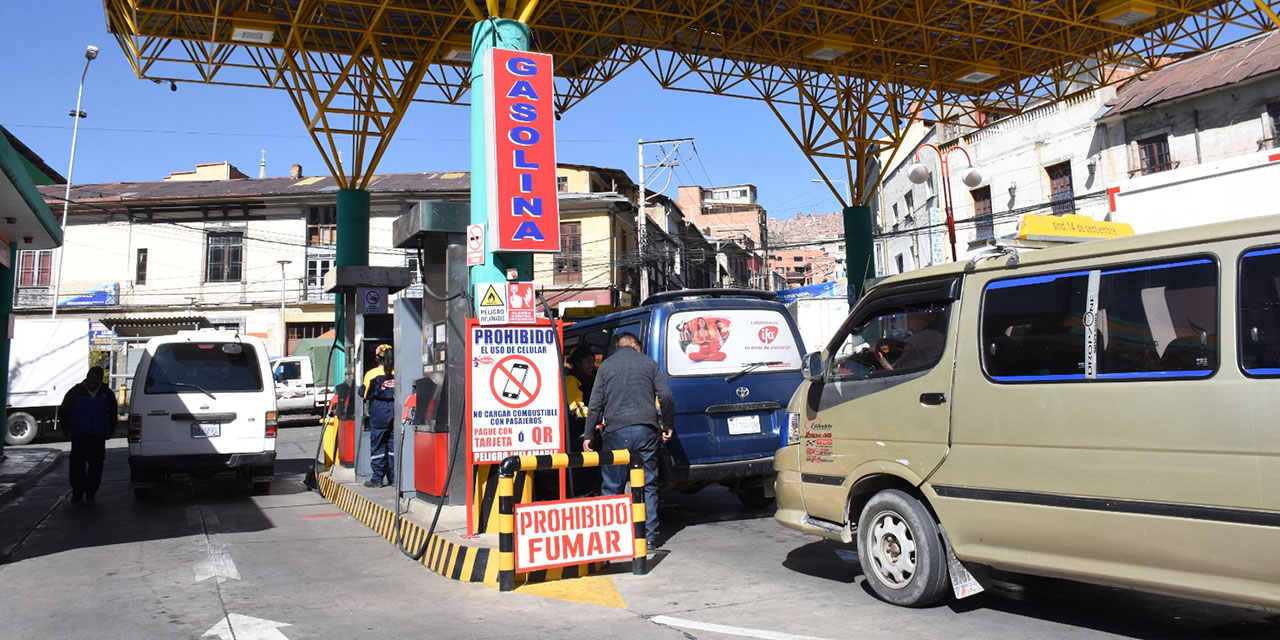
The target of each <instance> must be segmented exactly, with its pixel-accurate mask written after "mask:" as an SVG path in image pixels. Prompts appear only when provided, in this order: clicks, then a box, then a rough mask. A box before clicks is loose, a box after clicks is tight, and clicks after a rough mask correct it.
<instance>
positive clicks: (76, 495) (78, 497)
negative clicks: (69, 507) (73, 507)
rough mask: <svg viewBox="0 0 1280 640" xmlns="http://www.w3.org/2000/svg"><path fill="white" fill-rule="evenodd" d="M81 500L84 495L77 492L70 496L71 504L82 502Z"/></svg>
mask: <svg viewBox="0 0 1280 640" xmlns="http://www.w3.org/2000/svg"><path fill="white" fill-rule="evenodd" d="M83 498H84V494H82V493H80V492H79V491H76V492H73V493H72V494H71V501H72V502H80V500H82V499H83Z"/></svg>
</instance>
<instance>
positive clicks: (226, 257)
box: [204, 231, 244, 282]
mask: <svg viewBox="0 0 1280 640" xmlns="http://www.w3.org/2000/svg"><path fill="white" fill-rule="evenodd" d="M205 256H206V259H205V271H204V281H205V282H240V279H241V274H242V273H243V266H244V234H243V233H241V232H239V231H233V232H230V233H227V232H219V233H210V234H209V235H208V237H207V238H206V240H205Z"/></svg>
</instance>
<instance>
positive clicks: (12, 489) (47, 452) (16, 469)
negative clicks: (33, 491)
mask: <svg viewBox="0 0 1280 640" xmlns="http://www.w3.org/2000/svg"><path fill="white" fill-rule="evenodd" d="M61 456H62V452H61V451H59V450H57V449H44V448H39V447H5V448H4V457H3V458H0V504H4V503H6V502H8V501H10V500H12V499H13V498H14V497H16V496H17V495H18V494H19V493H21V492H22V490H23V489H26V488H27V486H29V485H30V484H31V483H33V482H35V481H36V480H38V479H40V476H43V475H44V474H46V473H48V472H49V470H50V469H52V468H53V465H54V464H55V463H57V462H58V458H59V457H61Z"/></svg>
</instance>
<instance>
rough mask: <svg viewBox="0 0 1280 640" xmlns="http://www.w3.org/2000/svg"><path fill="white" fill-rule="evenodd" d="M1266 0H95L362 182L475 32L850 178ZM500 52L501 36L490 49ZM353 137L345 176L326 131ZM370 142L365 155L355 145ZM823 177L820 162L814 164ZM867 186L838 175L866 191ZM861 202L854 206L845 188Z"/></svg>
mask: <svg viewBox="0 0 1280 640" xmlns="http://www.w3.org/2000/svg"><path fill="white" fill-rule="evenodd" d="M1269 2H1275V0H1227V1H1226V2H1220V1H1217V0H1158V1H1156V0H884V1H882V0H874V1H873V0H850V1H825V2H824V1H818V0H793V1H790V2H788V1H785V0H784V1H781V2H765V3H762V2H757V1H755V0H727V1H721V2H714V1H711V0H690V1H677V0H639V1H635V2H610V1H603V0H541V1H540V2H539V1H538V0H505V1H503V0H489V1H488V2H487V3H484V4H483V5H482V4H480V2H478V1H477V0H443V1H433V2H421V1H412V0H387V1H383V2H375V1H372V0H315V1H309V0H104V5H105V8H106V15H107V21H108V27H109V29H110V31H111V32H112V33H113V34H115V36H116V37H117V39H118V40H119V43H120V45H121V47H122V48H123V49H124V51H125V53H126V54H127V55H128V57H129V60H130V62H131V63H132V64H133V66H134V70H135V72H136V73H137V74H138V76H139V77H141V78H148V79H155V80H161V81H169V80H173V81H178V82H184V81H186V82H203V83H211V84H224V85H236V86H252V87H269V88H280V89H286V90H288V91H289V92H290V95H291V96H292V97H293V100H294V103H295V105H296V106H297V108H298V110H299V112H300V113H301V114H302V116H303V119H304V122H306V124H307V126H308V128H309V131H310V132H311V134H312V135H313V137H315V139H316V142H317V143H318V144H319V145H320V146H321V148H322V151H324V148H325V147H326V146H328V147H330V151H332V153H327V154H326V155H327V160H328V161H329V162H330V167H331V169H333V170H334V171H333V173H334V175H335V177H339V178H343V179H346V178H347V177H350V178H351V179H352V182H353V185H352V186H358V185H356V184H354V183H356V182H359V178H360V177H362V176H366V175H370V174H371V173H372V168H373V167H374V166H375V165H376V164H377V159H378V157H379V156H380V155H381V150H382V149H383V148H385V143H386V140H387V139H389V138H390V136H391V135H392V133H393V132H394V130H395V127H396V126H397V125H398V124H399V121H400V118H401V116H403V114H404V111H405V109H406V108H407V107H408V105H409V103H411V102H413V101H421V102H435V103H446V104H463V103H464V102H465V100H466V94H467V86H468V77H467V76H468V72H469V68H470V49H471V29H472V26H473V25H474V23H475V22H477V21H480V20H485V19H488V18H490V17H494V18H514V19H519V20H521V21H524V22H526V23H527V24H529V26H530V27H531V29H532V32H533V34H534V40H533V43H532V44H533V47H532V48H533V49H534V50H537V51H541V52H544V53H550V54H552V55H553V56H555V61H556V69H555V74H556V77H557V97H556V104H557V107H558V109H559V110H560V111H561V112H565V111H567V110H569V109H570V108H571V107H573V106H574V105H576V104H577V103H578V102H580V101H581V100H583V99H584V98H586V97H587V96H588V95H590V94H591V93H592V92H593V91H595V90H596V89H598V88H599V87H600V86H602V85H603V84H604V83H606V82H608V81H609V80H611V79H612V78H614V77H616V76H617V75H618V74H619V73H621V72H622V71H624V70H626V69H627V68H629V67H631V66H633V65H637V64H638V65H641V66H642V67H643V68H644V69H646V70H647V71H648V72H649V73H650V74H651V75H652V77H653V78H654V79H655V80H656V81H657V82H658V84H659V85H660V86H662V87H663V88H667V89H677V90H685V91H696V92H705V93H711V94H716V95H726V96H736V97H742V98H749V99H756V100H763V101H765V102H766V103H768V104H769V106H770V107H771V109H772V110H773V111H774V113H775V114H776V115H777V116H778V118H779V119H780V120H781V121H782V122H783V124H784V126H786V128H787V130H788V132H789V133H790V134H791V135H792V137H793V138H794V139H795V140H796V142H797V143H798V144H799V145H800V147H801V148H802V150H804V152H805V153H806V154H807V155H808V156H809V157H810V159H811V160H813V159H815V158H833V159H838V160H841V161H843V162H844V163H845V164H846V165H847V166H846V168H847V169H848V170H849V173H850V176H849V177H851V178H852V176H854V175H857V173H856V171H855V166H858V165H861V164H863V161H864V160H865V159H866V158H867V157H868V156H869V154H870V153H871V152H872V149H871V147H872V145H877V144H878V145H880V146H881V147H882V148H883V147H894V146H896V145H897V143H898V142H899V141H900V140H901V136H902V135H903V130H904V129H905V126H906V123H908V122H909V121H910V120H911V119H912V118H913V117H918V118H925V119H930V120H934V121H941V122H964V121H965V118H966V117H967V116H970V115H973V114H978V113H983V114H994V115H1008V114H1015V113H1018V112H1021V111H1022V110H1025V109H1027V108H1030V107H1034V106H1038V105H1041V104H1044V103H1046V102H1051V101H1054V100H1058V99H1061V98H1063V97H1064V96H1066V95H1069V94H1072V93H1075V92H1078V91H1080V90H1083V89H1088V88H1090V87H1094V86H1099V85H1104V84H1107V83H1110V82H1114V81H1116V80H1117V79H1118V78H1119V77H1120V76H1118V74H1120V73H1126V75H1127V74H1130V73H1132V72H1134V71H1142V70H1144V69H1149V68H1154V67H1156V66H1159V65H1162V64H1167V63H1169V62H1172V61H1175V60H1176V59H1178V58H1179V57H1181V56H1184V55H1189V54H1196V53H1202V52H1205V51H1209V50H1212V49H1215V48H1217V47H1221V46H1224V45H1226V44H1229V43H1231V42H1235V41H1238V40H1240V39H1242V38H1245V37H1249V36H1251V35H1254V34H1256V33H1258V32H1261V31H1266V30H1269V29H1273V28H1276V26H1277V24H1278V22H1277V19H1276V17H1275V10H1274V8H1273V7H1272V6H1269V4H1268V3H1269ZM498 45H499V46H501V43H498ZM342 136H350V137H354V138H355V139H356V140H359V141H360V143H359V145H358V146H359V148H358V149H356V151H355V153H354V154H351V155H354V156H356V157H355V158H354V159H348V161H347V162H348V163H349V164H348V166H346V167H343V166H342V165H341V164H339V162H340V159H339V158H338V157H337V156H338V154H337V153H336V151H337V149H338V148H343V149H346V148H348V147H347V146H346V145H345V144H342V145H339V146H335V145H337V144H338V140H337V137H342ZM366 140H368V141H371V142H373V143H374V144H373V145H372V146H371V147H370V148H371V153H369V152H366V151H365V148H364V141H366ZM815 168H818V169H819V170H820V171H821V167H819V166H818V164H817V163H816V162H815ZM862 182H863V181H861V180H857V181H853V180H851V181H850V184H851V185H855V191H857V192H859V195H861V196H862V197H863V198H865V196H866V195H867V194H866V193H865V188H864V187H863V186H862V184H861V183H862ZM855 199H858V197H857V196H855Z"/></svg>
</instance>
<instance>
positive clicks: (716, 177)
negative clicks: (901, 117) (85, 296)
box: [0, 0, 839, 218]
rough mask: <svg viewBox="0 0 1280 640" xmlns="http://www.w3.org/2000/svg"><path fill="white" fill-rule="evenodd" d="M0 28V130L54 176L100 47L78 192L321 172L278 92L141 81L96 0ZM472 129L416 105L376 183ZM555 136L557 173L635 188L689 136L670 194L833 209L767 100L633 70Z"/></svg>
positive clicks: (49, 1)
mask: <svg viewBox="0 0 1280 640" xmlns="http://www.w3.org/2000/svg"><path fill="white" fill-rule="evenodd" d="M0 25H2V26H0V29H2V30H3V33H2V35H0V59H3V60H4V61H5V64H4V66H3V71H0V82H2V83H3V84H2V85H0V86H3V87H4V89H5V91H4V94H5V96H6V97H5V98H4V99H3V100H0V124H3V125H4V126H6V127H8V128H9V129H10V131H12V132H13V133H14V135H16V136H18V137H19V138H20V139H21V140H22V141H23V142H25V143H26V144H27V146H29V147H31V148H32V149H33V150H34V151H35V152H36V153H38V154H40V156H41V157H43V158H44V159H45V161H46V162H48V163H49V164H50V166H52V167H53V168H55V169H57V170H58V171H59V172H60V173H63V174H64V175H65V174H66V169H67V160H68V157H69V155H70V147H71V118H70V117H69V116H68V115H67V112H68V111H70V110H71V109H73V108H74V107H75V100H76V86H77V84H78V82H79V78H80V72H81V70H82V69H83V67H84V49H85V46H86V45H89V44H94V45H97V46H98V47H99V48H100V50H101V51H100V54H99V56H98V59H97V60H95V61H94V62H93V64H92V66H91V67H90V69H89V75H88V79H87V80H86V82H85V95H84V106H83V109H84V111H85V112H87V113H88V114H89V117H88V118H87V119H85V120H83V121H82V123H81V125H82V126H81V130H80V140H79V144H78V147H77V151H76V167H75V175H74V176H73V179H74V182H76V183H79V184H83V183H93V182H115V181H141V180H159V179H161V178H163V177H164V176H165V175H167V174H169V173H170V172H172V171H182V170H189V169H191V168H193V167H194V165H195V164H197V163H200V162H219V161H222V160H227V161H230V162H231V163H232V164H234V165H236V166H237V167H239V168H240V170H241V171H244V172H245V173H246V174H248V175H250V176H257V175H258V162H259V149H263V148H265V149H266V150H267V175H268V176H279V175H287V174H288V171H289V165H290V164H292V163H294V162H298V163H300V164H302V166H303V168H304V172H305V173H306V174H307V175H324V174H327V173H328V171H327V169H326V168H325V165H324V162H323V161H322V160H321V159H320V155H319V153H318V152H317V150H316V148H315V145H314V143H313V142H312V141H311V138H310V137H309V136H308V135H307V133H306V130H305V128H304V127H303V125H302V122H301V119H300V118H299V116H298V114H297V111H295V110H294V107H293V105H292V103H291V102H290V101H289V99H288V97H287V95H286V94H285V93H284V92H283V91H278V90H270V89H246V88H239V87H223V86H212V85H200V84H192V83H180V84H179V85H178V91H176V92H172V91H170V90H169V87H168V85H167V84H166V85H163V86H161V85H156V84H152V83H151V82H147V81H144V80H139V79H138V78H137V77H136V76H135V75H134V74H133V70H132V69H131V68H130V66H129V64H128V62H127V61H126V59H125V57H124V54H123V52H122V51H121V50H120V47H119V45H118V44H117V43H116V41H115V39H114V38H113V37H111V36H110V35H109V34H108V33H107V30H106V24H105V19H104V16H103V9H102V4H101V2H99V1H97V0H75V1H72V0H43V1H42V2H19V1H17V0H0ZM535 29H536V26H535ZM468 122H469V113H468V108H467V107H455V106H446V105H433V104H425V103H415V104H414V105H413V106H411V107H410V109H409V112H408V115H407V116H406V117H405V121H404V123H403V124H402V125H401V127H400V130H399V131H398V132H397V134H396V136H395V139H394V140H393V141H392V143H391V146H390V148H389V149H388V151H387V154H386V155H385V156H384V157H383V160H382V162H381V163H380V165H379V166H378V172H380V173H391V172H401V171H405V172H407V171H441V170H466V169H468V167H469V161H468V157H467V154H468V141H467V139H466V135H467V134H466V132H467V131H468V127H469V125H468ZM556 135H557V137H558V141H559V142H558V145H557V155H558V159H559V160H560V161H561V162H569V163H576V164H590V165H599V166H605V167H614V168H619V169H623V170H625V171H626V172H627V174H628V175H630V176H631V177H632V179H635V178H636V177H637V170H636V164H637V157H636V141H637V140H638V139H640V138H644V139H646V140H655V139H669V138H684V137H692V138H695V139H696V143H697V149H698V152H699V154H700V156H701V160H702V163H701V165H699V164H698V162H697V161H696V160H694V161H692V163H691V164H690V165H688V166H687V167H683V168H679V169H677V170H676V175H675V177H674V178H673V179H672V180H671V186H670V187H669V188H668V189H667V191H666V194H667V195H669V196H671V197H673V198H674V197H675V195H676V194H675V187H676V186H677V185H681V184H691V183H694V181H697V182H698V183H700V184H702V185H703V186H714V185H727V184H741V183H751V184H754V185H756V186H757V187H758V189H759V199H760V203H761V204H762V205H763V206H764V207H765V208H766V209H768V211H769V213H770V215H771V216H773V217H778V218H790V217H792V216H794V215H795V214H796V213H797V212H804V213H814V212H817V213H822V212H828V211H837V210H838V206H839V205H838V203H837V202H836V199H835V198H834V197H833V196H832V195H831V193H830V191H829V190H828V189H827V187H826V186H825V185H822V184H814V183H811V182H810V180H811V179H813V178H815V177H817V176H816V174H815V173H814V171H813V169H812V167H810V165H809V162H808V161H807V160H806V159H805V157H804V155H803V154H802V153H801V152H800V151H799V149H798V148H797V147H796V145H795V143H794V142H793V141H792V140H791V138H790V136H789V135H787V133H786V131H785V129H784V128H783V127H782V124H781V123H780V122H778V120H777V118H776V117H775V116H774V115H773V113H772V112H771V111H770V110H769V109H768V107H767V106H765V105H764V104H763V103H761V102H757V101H753V100H743V99H738V98H727V97H717V96H707V95H702V94H693V93H687V92H680V91H664V90H663V89H661V88H660V87H658V85H657V83H656V82H655V81H654V80H653V79H652V78H651V77H650V76H649V74H648V72H647V71H645V70H644V69H642V68H639V67H636V68H632V69H630V70H628V71H627V72H626V73H624V74H623V75H622V76H621V77H619V78H617V79H615V80H614V81H612V82H610V83H609V84H607V85H605V86H604V87H603V88H601V89H600V90H598V91H597V92H596V93H595V94H593V95H592V96H590V97H588V98H587V99H586V101H585V102H583V103H581V104H579V105H577V106H576V107H574V108H573V109H571V110H570V111H569V112H568V113H566V114H564V117H563V119H562V120H561V121H560V122H559V123H558V124H557V128H556ZM691 160H692V158H691ZM650 162H652V161H650ZM704 168H705V172H704ZM686 170H687V171H686ZM832 175H838V174H832ZM658 179H659V183H658V184H659V185H661V184H663V183H665V182H666V177H665V175H664V176H659V178H658Z"/></svg>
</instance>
